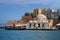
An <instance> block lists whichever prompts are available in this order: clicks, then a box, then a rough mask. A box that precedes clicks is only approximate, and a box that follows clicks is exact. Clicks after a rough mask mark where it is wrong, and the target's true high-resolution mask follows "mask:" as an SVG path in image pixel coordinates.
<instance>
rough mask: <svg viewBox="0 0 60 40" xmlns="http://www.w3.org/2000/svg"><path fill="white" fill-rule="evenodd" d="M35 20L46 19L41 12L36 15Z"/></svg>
mask: <svg viewBox="0 0 60 40" xmlns="http://www.w3.org/2000/svg"><path fill="white" fill-rule="evenodd" d="M37 20H39V21H46V20H47V17H46V16H45V15H43V14H39V15H37Z"/></svg>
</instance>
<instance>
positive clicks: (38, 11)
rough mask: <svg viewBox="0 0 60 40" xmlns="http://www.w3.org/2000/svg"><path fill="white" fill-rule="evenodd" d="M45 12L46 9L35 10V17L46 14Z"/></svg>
mask: <svg viewBox="0 0 60 40" xmlns="http://www.w3.org/2000/svg"><path fill="white" fill-rule="evenodd" d="M44 12H45V10H44V9H37V8H36V9H34V14H33V16H34V17H36V16H37V15H38V14H44Z"/></svg>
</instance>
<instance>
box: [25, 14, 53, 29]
mask: <svg viewBox="0 0 60 40" xmlns="http://www.w3.org/2000/svg"><path fill="white" fill-rule="evenodd" d="M52 28H53V27H51V24H50V22H49V20H48V19H47V17H46V16H45V15H44V14H39V15H37V17H36V18H35V19H34V20H30V21H29V22H28V23H27V26H26V29H52Z"/></svg>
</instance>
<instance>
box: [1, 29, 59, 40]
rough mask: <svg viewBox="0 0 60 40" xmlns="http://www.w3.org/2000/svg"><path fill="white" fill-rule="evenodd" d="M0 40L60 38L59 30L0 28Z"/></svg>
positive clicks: (56, 39) (57, 39)
mask: <svg viewBox="0 0 60 40" xmlns="http://www.w3.org/2000/svg"><path fill="white" fill-rule="evenodd" d="M0 40H60V30H57V31H56V30H55V31H43V30H5V29H0Z"/></svg>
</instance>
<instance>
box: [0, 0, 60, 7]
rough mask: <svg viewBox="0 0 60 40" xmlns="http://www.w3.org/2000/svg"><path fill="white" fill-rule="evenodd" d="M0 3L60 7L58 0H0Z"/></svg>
mask: <svg viewBox="0 0 60 40" xmlns="http://www.w3.org/2000/svg"><path fill="white" fill-rule="evenodd" d="M0 3H4V4H19V5H31V4H42V5H49V4H50V7H60V5H59V4H60V0H0Z"/></svg>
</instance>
